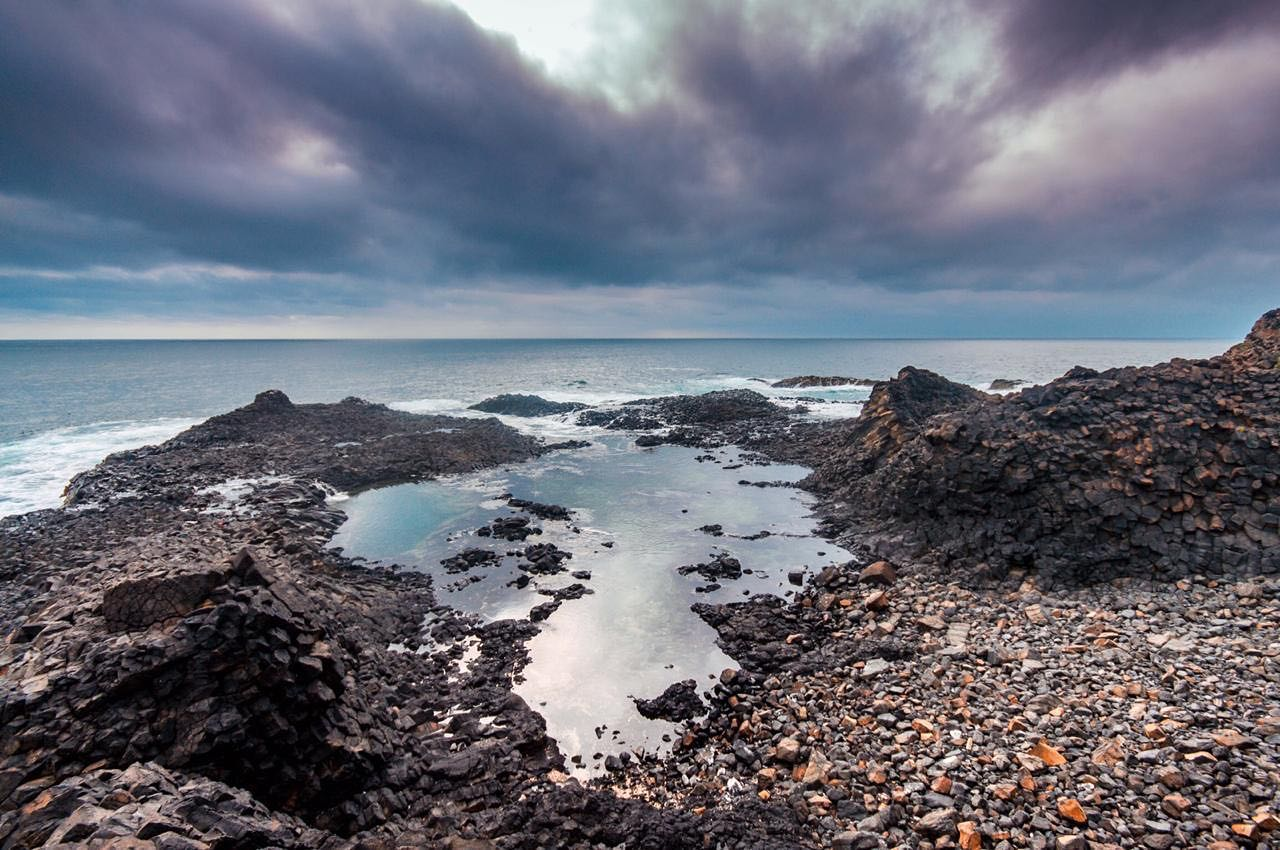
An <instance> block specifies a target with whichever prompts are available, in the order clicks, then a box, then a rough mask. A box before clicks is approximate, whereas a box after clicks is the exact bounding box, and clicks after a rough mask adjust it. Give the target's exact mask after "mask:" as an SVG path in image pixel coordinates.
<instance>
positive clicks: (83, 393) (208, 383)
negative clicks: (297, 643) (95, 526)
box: [0, 339, 1230, 515]
mask: <svg viewBox="0 0 1280 850" xmlns="http://www.w3.org/2000/svg"><path fill="white" fill-rule="evenodd" d="M1229 345H1230V341H1226V340H1203V339H1198V340H1154V341H1153V340H758V339H751V340H386V341H382V340H379V341H364V340H319V341H292V340H290V341H282V340H274V341H262V340H236V341H74V342H62V341H57V342H55V341H48V342H43V341H42V342H20V341H19V342H0V387H3V388H4V389H3V392H0V515H7V514H13V513H22V512H25V511H30V510H36V509H39V508H48V507H54V506H56V505H58V504H59V501H60V495H61V492H62V488H63V486H64V485H65V484H66V482H67V480H68V479H69V478H70V477H71V476H72V475H73V474H75V473H76V472H79V471H81V470H83V469H87V468H89V467H91V466H93V465H94V464H95V463H97V462H98V461H99V460H101V459H102V458H103V457H105V456H106V455H107V454H109V453H111V452H114V451H120V450H123V449H128V448H135V447H137V446H142V445H147V444H151V443H157V442H161V441H163V440H165V439H168V438H169V437H171V436H173V435H174V434H176V433H178V432H179V431H181V430H182V429H184V428H186V427H189V426H190V425H192V424H194V423H195V422H197V421H200V420H202V419H204V418H207V417H208V416H211V415H213V414H216V413H221V412H224V411H226V410H230V409H232V408H234V407H238V406H240V405H243V404H246V403H248V402H249V401H251V400H252V398H253V396H254V395H255V394H256V393H257V392H259V391H261V390H264V389H268V388H274V389H281V390H284V391H285V392H286V393H288V394H289V396H290V397H291V398H292V399H294V400H295V401H298V402H315V401H337V400H339V399H341V398H344V397H346V396H349V395H356V396H360V397H362V398H366V399H369V400H371V401H378V402H385V403H389V404H392V405H393V406H395V407H399V408H402V409H405V410H413V411H421V412H440V413H465V407H466V406H467V405H468V404H472V403H474V402H476V401H479V400H480V399H482V398H485V397H487V396H490V395H494V394H497V393H502V392H524V393H535V394H538V395H542V396H545V397H547V398H550V399H554V400H558V401H583V402H588V403H600V402H609V401H620V400H624V399H628V398H636V397H641V396H654V395H668V394H674V393H701V392H707V391H709V390H715V389H728V388H736V387H747V388H751V389H756V390H759V391H761V392H765V393H767V394H771V395H780V396H782V395H785V396H795V395H805V396H810V397H820V398H823V399H825V400H826V401H827V402H828V403H827V404H823V405H818V406H815V414H816V415H822V416H828V417H834V416H847V415H855V414H856V413H857V410H858V407H859V404H860V402H861V401H862V400H863V399H865V398H866V395H867V391H866V390H865V389H863V388H855V387H847V388H836V389H827V390H802V391H795V390H785V391H784V390H772V389H770V388H769V387H767V386H766V385H765V384H764V383H761V382H760V380H757V379H764V380H769V381H771V380H776V379H779V378H784V377H789V376H792V375H801V374H819V375H844V376H848V377H854V378H886V377H889V376H891V375H893V374H894V373H896V372H897V370H898V369H899V368H901V367H902V366H904V365H908V364H909V365H913V366H919V367H922V368H927V369H932V370H934V371H937V372H939V373H941V374H943V375H946V376H947V377H949V378H951V379H953V380H957V381H962V382H965V383H968V384H972V385H974V386H977V387H980V388H985V387H987V386H989V385H990V382H991V381H993V380H995V379H997V378H1011V379H1019V380H1025V381H1029V382H1033V383H1037V382H1043V381H1046V380H1049V379H1051V378H1054V377H1056V376H1057V375H1060V374H1062V373H1063V372H1065V371H1066V370H1067V369H1069V368H1070V367H1072V366H1074V365H1082V366H1091V367H1094V368H1108V367H1112V366H1122V365H1142V364H1150V363H1156V362H1159V361H1162V360H1167V359H1169V358H1171V357H1191V358H1195V357H1206V356H1211V355H1213V354H1217V353H1219V352H1221V351H1223V350H1225V349H1226V348H1227V347H1228V346H1229ZM508 421H510V422H511V423H512V424H514V425H516V426H517V427H520V428H524V429H527V430H532V431H534V432H538V433H547V434H557V435H558V434H562V433H565V432H566V431H572V429H573V426H572V425H570V424H569V423H567V422H564V421H560V420H546V421H543V420H518V419H510V420H508Z"/></svg>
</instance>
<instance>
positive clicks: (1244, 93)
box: [0, 0, 1280, 336]
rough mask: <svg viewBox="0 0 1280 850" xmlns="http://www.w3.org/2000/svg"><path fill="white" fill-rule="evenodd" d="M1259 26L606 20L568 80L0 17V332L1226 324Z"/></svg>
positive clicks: (1208, 327)
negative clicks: (607, 35)
mask: <svg viewBox="0 0 1280 850" xmlns="http://www.w3.org/2000/svg"><path fill="white" fill-rule="evenodd" d="M1277 8H1280V7H1277V6H1276V5H1275V4H1274V3H1270V2H1242V0H1224V2H1222V3H1212V4H1205V3H1200V2H1181V1H1180V2H1156V0H1141V1H1140V2H1132V3H1105V2H1101V0H1089V1H1088V2H1079V3H1062V4H1059V3H1035V2H997V1H996V0H970V2H962V0H944V2H940V3H927V4H923V3H922V4H918V5H913V4H901V3H867V4H862V5H851V4H845V3H834V2H831V3H828V2H823V0H814V2H811V3H801V4H795V3H783V2H780V0H779V2H732V3H730V2H710V0H707V1H705V2H704V0H690V1H689V2H675V0H672V2H667V3H644V4H624V3H614V4H610V5H607V6H602V9H601V13H602V14H605V15H611V16H614V17H615V18H617V19H618V20H619V21H624V20H625V21H626V22H627V23H628V25H629V28H628V31H629V32H632V33H634V35H633V36H632V37H630V38H626V39H622V38H619V39H618V40H617V41H616V42H611V43H608V44H606V45H605V46H604V49H603V50H602V51H601V55H600V56H598V57H596V62H597V64H598V67H599V76H600V84H599V85H594V84H592V83H591V81H590V80H588V81H586V82H583V81H569V80H566V79H563V78H561V77H559V76H555V75H552V74H551V73H549V72H548V71H547V70H546V69H544V68H543V67H542V66H541V65H540V64H539V63H538V62H537V61H536V60H534V59H533V58H531V57H529V56H527V55H525V54H523V53H522V52H521V48H520V45H519V44H517V43H516V42H515V41H514V40H513V39H512V38H510V37H508V36H504V35H502V34H498V33H494V32H490V31H488V30H485V29H483V28H482V27H480V26H479V25H477V24H476V23H475V22H473V20H472V19H471V18H470V17H468V15H467V14H466V13H464V12H463V11H462V10H460V9H458V8H455V7H453V6H451V5H448V4H445V3H437V2H424V0H369V1H368V2H361V3H354V2H338V0H313V2H305V3H303V2H289V3H268V2H265V0H259V2H252V0H229V1H225V0H224V2H219V3H206V2H194V0H186V2H183V0H178V2H169V3H165V4H138V3H128V2H106V1H105V0H98V2H92V1H90V2H57V0H51V2H43V3H4V4H0V127H2V128H3V129H2V130H0V324H2V325H3V328H4V333H5V335H9V336H21V335H24V334H23V333H21V330H22V328H23V326H24V325H26V326H28V327H32V328H47V327H52V326H54V325H56V323H57V322H58V321H60V320H68V321H72V320H73V323H74V324H75V326H76V327H82V326H83V323H84V322H86V321H91V320H94V319H103V320H109V319H113V318H115V319H120V318H122V317H123V318H127V319H128V320H129V321H130V322H131V323H132V324H131V325H130V326H131V327H134V326H137V325H138V324H139V323H145V322H146V321H148V320H153V321H156V322H158V323H163V322H165V321H170V320H175V319H181V320H182V321H184V322H191V321H192V320H194V319H198V318H200V317H207V318H208V319H209V321H210V322H213V323H217V322H226V321H229V320H231V319H244V318H246V317H252V316H266V317H270V316H284V315H288V316H292V317H303V318H304V319H305V317H307V316H313V317H324V318H325V320H326V321H328V320H329V319H332V318H334V317H342V316H349V317H352V327H353V328H354V329H355V330H354V332H357V333H364V332H373V333H376V332H377V322H378V321H379V319H378V317H379V316H380V315H381V316H384V317H385V316H386V315H393V314H396V315H400V316H402V317H403V316H404V315H406V311H408V312H409V313H415V311H416V313H417V314H421V315H422V316H423V317H424V321H426V318H429V317H430V316H431V315H433V314H434V315H436V316H437V318H438V317H439V316H440V315H448V307H449V305H450V304H456V303H457V302H458V300H459V299H462V300H463V301H464V302H465V303H466V304H467V309H468V310H470V311H472V314H473V315H480V314H484V312H485V311H486V310H489V311H490V312H489V313H488V314H485V321H484V322H483V323H481V324H476V325H473V326H467V327H470V328H471V330H472V331H473V332H475V333H482V334H490V333H492V334H501V333H503V332H504V327H503V323H502V309H501V306H500V305H502V304H504V303H505V304H511V303H515V302H517V301H518V302H520V303H522V304H525V305H526V309H528V305H529V304H530V303H534V304H541V305H543V308H544V309H545V311H546V312H545V322H544V323H543V324H542V325H538V324H537V322H534V323H533V324H529V323H528V321H527V320H528V316H527V315H526V316H525V317H523V318H524V320H525V321H524V322H523V323H522V324H520V326H519V328H517V332H520V333H525V334H528V333H534V334H537V333H539V331H541V332H542V333H546V334H550V335H558V334H560V333H563V332H567V331H566V329H565V328H562V327H558V326H556V316H557V315H558V314H560V315H563V308H564V305H565V304H569V303H573V302H574V301H575V299H576V301H577V303H578V304H579V305H582V304H593V305H596V306H597V307H598V310H599V315H600V316H601V326H600V327H599V328H598V329H597V330H599V331H602V332H612V333H627V332H638V333H650V332H672V331H673V330H676V329H678V330H681V331H684V332H689V333H697V332H699V331H700V330H704V331H708V332H715V333H735V332H740V333H753V334H754V333H766V334H767V333H779V334H807V333H815V334H824V333H831V334H836V333H876V332H877V328H878V327H884V328H892V329H897V328H910V327H918V328H920V329H922V332H924V333H944V332H949V333H975V332H979V331H984V330H989V331H990V332H993V333H1002V332H1007V330H1006V328H1017V327H1022V328H1028V329H1029V330H1031V331H1034V332H1042V333H1078V332H1085V331H1088V330H1089V329H1090V328H1096V329H1097V331H1098V332H1099V333H1114V332H1120V331H1121V330H1123V329H1126V328H1128V329H1132V328H1136V329H1137V332H1148V333H1177V332H1195V331H1200V332H1202V333H1206V334H1212V333H1222V334H1223V335H1231V334H1234V333H1235V331H1236V330H1237V327H1238V326H1243V325H1246V324H1247V322H1248V320H1249V319H1250V318H1251V317H1252V316H1253V315H1254V314H1256V313H1258V312H1260V310H1261V309H1262V308H1265V307H1268V306H1274V305H1273V304H1271V303H1270V302H1271V301H1274V300H1276V299H1275V296H1276V294H1277V293H1278V292H1280V287H1277V286H1276V285H1275V283H1274V281H1275V280H1276V279H1277V275H1276V273H1277V272H1278V271H1280V247H1277V246H1280V240H1278V239H1277V237H1280V218H1278V217H1277V214H1278V213H1280V59H1278V58H1277V57H1280V14H1278V13H1277V12H1276V11H1275V10H1276V9H1277ZM1208 291H1212V292H1214V293H1216V295H1215V298H1214V300H1213V303H1212V304H1211V305H1208V306H1207V307H1204V306H1196V305H1197V302H1199V301H1202V300H1204V295H1205V293H1206V292H1208ZM786 293H794V297H788V296H787V295H786ZM699 294H703V295H705V296H706V300H704V301H701V302H700V301H698V298H697V297H698V296H699ZM1223 296H1225V298H1224V297H1223ZM664 298H665V299H668V301H669V303H679V304H681V305H682V309H685V310H691V311H693V312H694V313H695V314H696V313H697V312H698V311H699V310H703V311H705V319H704V320H703V321H699V320H698V319H696V318H691V317H689V316H682V318H681V321H680V323H679V325H678V328H677V327H676V326H675V325H673V324H672V323H671V321H670V319H668V320H666V321H665V322H664V319H663V317H662V316H663V311H662V310H661V309H656V310H637V305H638V304H659V305H660V304H661V303H663V299H664ZM530 299H532V302H531V301H530ZM816 299H821V300H820V301H819V302H818V303H814V302H815V300H816ZM1090 299H1092V300H1090ZM735 301H736V302H737V303H739V304H740V305H741V309H740V310H739V311H737V312H734V311H732V310H730V311H728V312H726V311H725V310H723V309H722V308H723V305H724V304H725V303H726V302H730V303H732V302H735ZM486 305H488V306H486ZM494 305H498V306H496V307H495V306H494ZM944 305H946V306H944ZM1091 305H1092V306H1091ZM832 306H838V307H839V309H840V310H842V311H845V313H844V314H843V315H844V318H841V319H836V318H833V317H832V316H831V315H830V313H831V308H832ZM1099 306H1101V307H1103V308H1104V309H1105V310H1110V311H1111V312H1112V313H1113V314H1117V315H1118V314H1119V312H1120V311H1123V310H1126V309H1136V308H1137V307H1139V306H1145V309H1146V310H1147V311H1148V318H1147V319H1146V320H1145V321H1137V322H1136V323H1135V321H1134V320H1133V319H1132V318H1129V319H1127V320H1123V321H1122V320H1119V319H1117V320H1116V321H1113V322H1111V323H1110V324H1108V322H1106V321H1101V322H1098V323H1097V324H1096V325H1093V324H1090V322H1091V321H1094V320H1095V319H1096V312H1097V311H1098V307H1099ZM628 315H632V316H635V317H637V318H636V322H637V324H636V326H635V327H634V328H630V329H629V328H628V327H627V316H628ZM360 316H365V317H366V319H367V321H366V324H364V325H361V324H359V322H357V321H355V319H356V318H358V317H360ZM610 317H612V318H610ZM854 317H856V318H854ZM993 317H994V318H995V319H996V320H997V321H995V322H994V324H987V325H984V324H983V322H988V323H989V322H991V320H992V319H993ZM890 320H892V321H890ZM1029 320H1030V321H1031V325H1030V326H1028V325H1027V322H1028V321H1029ZM610 321H613V322H614V324H610ZM877 321H880V322H882V324H881V325H877V324H876V323H877ZM1197 322H1198V323H1200V324H1196V323H1197ZM913 323H915V324H913ZM304 326H305V322H304ZM325 327H326V328H328V327H330V326H329V325H325ZM453 327H454V328H457V327H458V325H457V324H456V323H455V324H453ZM412 329H413V328H412V326H409V327H408V328H405V327H403V326H399V325H398V326H397V332H399V333H402V334H403V333H405V332H406V330H407V331H410V332H411V331H412ZM422 330H423V333H436V332H441V330H440V328H438V327H437V326H435V325H431V324H429V323H427V324H424V325H423V326H422ZM567 330H568V331H575V332H576V331H581V330H583V329H581V328H578V326H577V325H576V324H575V325H574V327H573V328H569V329H567ZM585 330H588V331H589V330H590V328H586V329H585Z"/></svg>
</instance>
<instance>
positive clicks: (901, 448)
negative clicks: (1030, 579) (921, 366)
mask: <svg viewBox="0 0 1280 850" xmlns="http://www.w3.org/2000/svg"><path fill="white" fill-rule="evenodd" d="M819 442H820V445H819V446H818V447H817V448H816V450H815V452H814V457H815V460H817V464H818V465H817V468H816V470H815V472H814V474H813V475H812V476H810V478H809V479H808V480H807V482H806V485H807V486H809V487H811V488H813V489H815V490H817V491H819V492H821V493H823V494H824V495H825V496H826V497H827V498H828V499H829V500H831V501H832V502H833V503H839V506H837V507H833V508H832V510H831V514H832V522H833V525H834V527H836V528H842V529H844V530H845V531H846V534H847V535H848V539H849V540H850V542H853V543H857V544H859V545H862V546H863V547H865V548H867V549H869V550H871V551H873V552H881V553H899V554H903V553H906V554H918V555H927V556H929V557H930V558H931V559H932V560H934V561H935V562H937V563H939V564H945V565H948V566H949V567H950V568H951V569H953V570H956V571H960V570H964V571H966V572H965V573H961V572H957V575H966V574H967V575H973V574H974V571H978V572H985V571H991V572H994V573H997V574H998V573H1001V572H1003V571H1004V570H1006V569H1007V568H1009V567H1014V566H1018V567H1031V568H1034V569H1036V570H1038V571H1040V572H1041V574H1042V575H1043V576H1045V577H1046V578H1049V579H1061V580H1070V581H1093V580H1103V579H1108V578H1111V577H1113V576H1116V575H1121V574H1123V575H1136V576H1148V577H1152V578H1162V579H1163V578H1176V577H1179V576H1183V575H1186V574H1188V573H1192V572H1201V573H1211V574H1216V573H1248V572H1259V571H1268V572H1269V571H1275V570H1277V569H1280V311H1271V312H1270V313H1267V314H1266V315H1264V316H1263V317H1262V318H1261V319H1259V320H1258V322H1257V324H1256V325H1255V326H1254V328H1253V330H1252V332H1251V333H1250V334H1249V336H1248V338H1247V339H1246V340H1245V341H1244V342H1243V343H1241V344H1240V345H1237V346H1235V347H1234V348H1232V349H1231V350H1230V351H1228V352H1227V353H1226V354H1224V355H1221V356H1219V357H1215V358H1211V359H1208V360H1198V361H1189V360H1174V361H1171V362H1169V363H1163V364H1160V365H1158V366H1152V367H1146V368H1135V367H1127V368H1122V369H1110V370H1107V371H1105V372H1100V373H1099V372H1094V371H1093V370H1089V369H1081V368H1077V369H1073V370H1071V371H1070V372H1068V373H1067V374H1066V375H1064V376H1063V377H1062V378H1059V379H1058V380H1056V381H1052V382H1050V383H1048V384H1046V385H1043V386H1038V387H1031V388H1028V389H1024V390H1022V391H1021V392H1018V393H1014V394H1012V395H1009V396H1005V397H1003V398H999V397H990V396H984V395H983V394H980V393H977V392H976V391H974V390H972V389H970V388H968V387H963V386H961V385H959V384H952V383H951V382H948V381H946V380H945V379H942V378H940V377H938V376H936V375H932V374H931V373H926V372H922V371H919V370H912V369H906V370H903V372H902V373H900V374H899V376H898V377H897V378H896V379H894V380H893V381H891V382H889V383H887V384H883V385H877V387H876V389H875V390H874V391H873V393H872V398H871V401H870V402H869V403H868V404H867V406H866V409H865V410H864V411H863V413H862V415H861V416H860V417H859V418H858V419H857V420H855V421H854V422H852V423H851V424H848V425H844V426H839V427H837V428H836V429H834V430H833V432H832V433H830V434H828V435H826V437H825V438H823V439H822V440H820V441H819Z"/></svg>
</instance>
